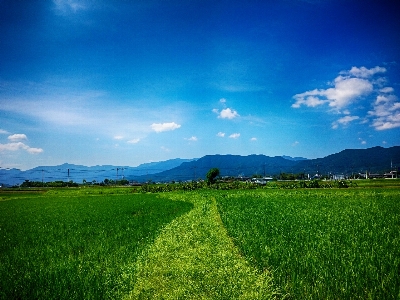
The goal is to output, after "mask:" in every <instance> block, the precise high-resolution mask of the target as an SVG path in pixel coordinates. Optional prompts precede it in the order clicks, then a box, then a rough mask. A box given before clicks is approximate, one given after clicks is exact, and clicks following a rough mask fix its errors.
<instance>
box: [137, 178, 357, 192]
mask: <svg viewBox="0 0 400 300" xmlns="http://www.w3.org/2000/svg"><path fill="white" fill-rule="evenodd" d="M356 186H357V184H356V183H353V182H351V181H345V180H338V181H321V180H311V181H290V182H282V181H278V182H277V181H274V182H270V183H268V184H267V185H260V184H257V183H254V182H248V181H230V182H225V181H216V182H215V183H213V184H209V182H197V181H193V182H183V183H166V184H154V183H148V184H144V185H142V186H141V187H140V188H139V189H137V191H138V192H143V193H162V192H172V191H195V190H199V189H206V188H207V189H213V190H253V189H274V188H276V189H299V188H301V189H304V188H313V189H316V188H323V189H328V188H348V187H356Z"/></svg>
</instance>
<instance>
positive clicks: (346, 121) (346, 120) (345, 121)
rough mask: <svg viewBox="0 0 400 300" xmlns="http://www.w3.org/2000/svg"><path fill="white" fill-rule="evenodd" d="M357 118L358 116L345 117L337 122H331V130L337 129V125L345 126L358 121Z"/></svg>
mask: <svg viewBox="0 0 400 300" xmlns="http://www.w3.org/2000/svg"><path fill="white" fill-rule="evenodd" d="M359 118H360V117H358V116H345V117H343V118H340V119H338V120H337V121H335V122H333V123H332V128H333V129H337V128H338V127H339V125H343V126H346V125H347V124H349V123H350V122H352V121H354V120H358V119H359Z"/></svg>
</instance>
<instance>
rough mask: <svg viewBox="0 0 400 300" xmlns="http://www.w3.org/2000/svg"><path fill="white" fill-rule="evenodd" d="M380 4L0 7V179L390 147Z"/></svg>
mask: <svg viewBox="0 0 400 300" xmlns="http://www.w3.org/2000/svg"><path fill="white" fill-rule="evenodd" d="M393 2H394V1H381V0H377V1H370V0H365V1H351V0H350V1H344V0H292V1H290V0H281V1H278V0H276V1H272V0H271V1H256V0H254V1H252V0H250V1H216V0H213V1H207V0H202V1H190V0H188V1H178V0H177V1H174V0H171V1H152V0H138V1H122V0H121V1H118V0H115V1H101V0H98V1H95V0H53V1H50V0H49V1H34V0H32V1H13V0H0V62H1V67H0V167H2V168H19V169H22V170H25V169H29V168H32V167H35V166H44V165H58V164H62V163H65V162H68V163H74V164H83V165H87V166H92V165H103V164H113V165H121V166H137V165H139V164H141V163H145V162H150V161H161V160H166V159H170V158H177V157H180V158H195V157H201V156H204V155H207V154H240V155H250V154H265V155H269V156H277V155H290V156H302V157H306V158H317V157H324V156H326V155H329V154H332V153H336V152H339V151H341V150H344V149H348V148H369V147H373V146H384V147H391V146H395V145H400V139H399V137H400V100H399V89H400V86H399V84H400V34H399V28H400V15H399V12H398V9H397V7H396V6H395V4H391V3H393Z"/></svg>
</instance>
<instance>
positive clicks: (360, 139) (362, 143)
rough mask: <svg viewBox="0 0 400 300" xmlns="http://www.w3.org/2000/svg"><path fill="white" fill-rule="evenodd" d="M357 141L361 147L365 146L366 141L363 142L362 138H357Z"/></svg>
mask: <svg viewBox="0 0 400 300" xmlns="http://www.w3.org/2000/svg"><path fill="white" fill-rule="evenodd" d="M358 140H359V141H360V143H361V145H366V144H367V141H365V140H363V139H362V138H358Z"/></svg>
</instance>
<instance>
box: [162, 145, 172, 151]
mask: <svg viewBox="0 0 400 300" xmlns="http://www.w3.org/2000/svg"><path fill="white" fill-rule="evenodd" d="M161 150H163V151H165V152H171V150H170V149H168V148H167V147H164V146H161Z"/></svg>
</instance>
